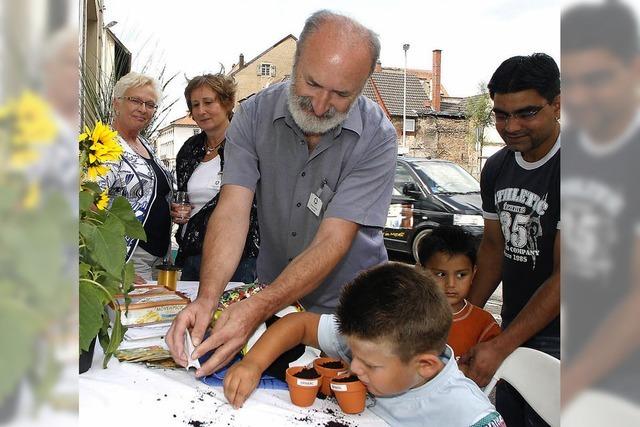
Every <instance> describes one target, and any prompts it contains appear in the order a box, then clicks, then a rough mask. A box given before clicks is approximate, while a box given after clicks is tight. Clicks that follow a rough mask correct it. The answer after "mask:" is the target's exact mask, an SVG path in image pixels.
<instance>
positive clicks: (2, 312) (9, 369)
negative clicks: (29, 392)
mask: <svg viewBox="0 0 640 427" xmlns="http://www.w3.org/2000/svg"><path fill="white" fill-rule="evenodd" d="M33 314H34V313H33V312H32V310H30V309H28V308H26V307H25V306H23V305H21V304H19V303H16V302H15V301H10V300H9V301H7V300H3V301H0V324H1V325H3V327H2V328H0V343H2V345H0V360H2V363H1V364H0V378H2V381H0V402H2V401H4V399H5V397H6V396H7V395H9V394H10V393H11V392H13V390H14V389H15V387H16V386H17V385H18V383H19V382H20V381H21V380H22V378H23V376H24V374H25V373H26V372H27V370H28V369H30V368H31V367H32V365H33V361H34V355H35V354H36V352H35V351H34V350H35V346H36V344H37V337H38V330H39V328H40V327H41V325H39V323H40V322H39V321H38V320H37V318H35V317H34V315H33Z"/></svg>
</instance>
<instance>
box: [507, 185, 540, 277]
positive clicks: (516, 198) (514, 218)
mask: <svg viewBox="0 0 640 427" xmlns="http://www.w3.org/2000/svg"><path fill="white" fill-rule="evenodd" d="M547 194H548V193H545V194H543V195H538V194H536V193H534V192H532V191H530V190H527V189H524V188H513V187H509V188H504V189H502V190H498V191H497V192H496V194H495V205H496V207H497V208H498V209H497V210H498V212H500V225H501V226H502V234H503V236H504V243H505V245H504V256H505V257H507V258H508V259H511V260H514V261H517V262H522V263H528V262H529V261H531V265H532V269H533V270H535V268H536V259H537V258H538V256H539V255H540V250H539V248H538V239H540V237H542V222H541V218H542V216H543V215H544V214H545V213H546V211H547V209H548V208H549V204H548V203H547Z"/></svg>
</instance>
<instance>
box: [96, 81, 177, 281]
mask: <svg viewBox="0 0 640 427" xmlns="http://www.w3.org/2000/svg"><path fill="white" fill-rule="evenodd" d="M160 97H161V92H160V88H159V84H158V82H157V80H156V79H154V78H152V77H149V76H146V75H144V74H139V73H136V72H130V73H129V74H126V75H125V76H122V77H121V78H120V80H118V81H117V82H116V85H115V87H114V89H113V109H114V111H113V113H114V114H113V116H114V119H113V128H114V130H116V131H117V132H118V141H119V142H120V145H121V146H122V149H123V153H122V157H121V158H120V160H119V161H118V162H114V163H111V164H109V167H110V169H109V172H107V173H106V174H105V175H104V176H102V177H100V178H99V179H98V184H99V185H100V187H101V188H103V189H105V188H106V189H108V190H109V193H108V194H109V199H110V200H113V197H115V196H124V197H125V198H126V199H127V200H128V201H129V203H130V204H131V207H132V208H133V211H134V213H135V215H136V218H137V219H138V220H139V221H140V222H141V223H142V224H143V226H144V231H145V233H146V234H147V241H146V242H143V241H139V240H138V239H132V238H130V237H126V241H127V260H130V259H131V260H133V264H134V267H135V271H136V282H137V283H144V282H145V281H148V280H151V279H152V278H154V277H156V276H157V273H156V272H155V271H154V269H153V268H154V267H155V266H156V265H158V264H160V263H161V262H162V261H163V258H165V257H166V256H167V255H168V254H169V250H170V233H171V216H170V214H169V203H170V201H171V197H172V194H173V191H172V189H173V178H172V176H171V174H170V173H169V172H168V171H167V170H166V169H165V168H164V166H163V164H162V162H161V161H160V160H159V159H158V158H157V157H156V155H155V153H154V152H153V150H152V148H151V144H149V142H148V141H147V140H146V139H145V138H144V137H142V135H140V132H141V131H142V130H143V129H144V128H145V127H146V126H147V125H148V124H149V122H150V121H151V118H152V117H153V114H154V113H155V111H156V110H157V108H158V100H159V99H160Z"/></svg>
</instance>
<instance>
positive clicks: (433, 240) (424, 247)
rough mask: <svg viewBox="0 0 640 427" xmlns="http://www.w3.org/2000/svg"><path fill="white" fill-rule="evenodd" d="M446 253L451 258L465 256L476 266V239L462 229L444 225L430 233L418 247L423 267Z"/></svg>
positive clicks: (419, 259) (419, 260) (419, 258)
mask: <svg viewBox="0 0 640 427" xmlns="http://www.w3.org/2000/svg"><path fill="white" fill-rule="evenodd" d="M438 252H444V253H445V254H447V255H449V256H453V255H465V256H466V257H467V258H469V261H471V265H474V266H475V265H476V238H475V237H473V236H472V235H471V233H469V232H467V231H465V230H464V229H463V228H462V227H459V226H455V225H443V226H440V227H438V228H436V229H435V230H433V231H432V232H431V233H429V234H428V235H427V236H426V237H425V238H424V239H422V241H421V242H420V246H419V247H418V262H419V263H420V265H422V266H423V267H424V266H425V265H426V264H427V262H429V260H430V259H431V257H432V256H434V255H435V254H437V253H438Z"/></svg>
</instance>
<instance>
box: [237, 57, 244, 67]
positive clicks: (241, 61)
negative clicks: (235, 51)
mask: <svg viewBox="0 0 640 427" xmlns="http://www.w3.org/2000/svg"><path fill="white" fill-rule="evenodd" d="M241 68H244V55H243V54H242V53H241V54H240V59H239V61H238V70H239V69H241Z"/></svg>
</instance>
